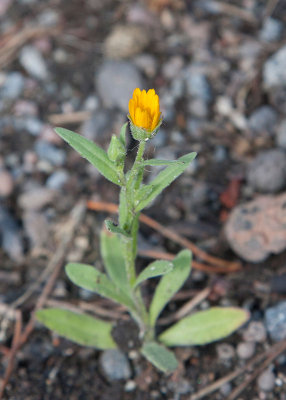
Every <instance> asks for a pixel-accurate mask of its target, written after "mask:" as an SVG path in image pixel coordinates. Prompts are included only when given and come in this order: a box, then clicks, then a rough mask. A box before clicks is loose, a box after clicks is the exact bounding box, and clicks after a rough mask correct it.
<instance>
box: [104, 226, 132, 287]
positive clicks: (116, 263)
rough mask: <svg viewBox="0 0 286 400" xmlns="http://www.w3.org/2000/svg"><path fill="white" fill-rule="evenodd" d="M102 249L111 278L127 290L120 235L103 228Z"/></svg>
mask: <svg viewBox="0 0 286 400" xmlns="http://www.w3.org/2000/svg"><path fill="white" fill-rule="evenodd" d="M100 251H101V256H102V259H103V262H104V266H105V269H106V271H107V273H108V275H109V277H110V279H111V280H112V281H113V282H114V283H115V285H117V286H119V287H120V288H121V289H123V290H125V289H126V288H127V287H128V280H127V276H126V269H125V260H124V254H123V247H122V243H121V241H120V238H119V236H118V235H117V234H113V233H110V232H106V231H104V230H103V231H102V232H101V235H100Z"/></svg>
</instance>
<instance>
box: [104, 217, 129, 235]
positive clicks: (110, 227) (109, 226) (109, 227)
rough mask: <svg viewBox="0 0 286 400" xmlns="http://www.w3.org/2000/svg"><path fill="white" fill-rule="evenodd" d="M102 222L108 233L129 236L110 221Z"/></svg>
mask: <svg viewBox="0 0 286 400" xmlns="http://www.w3.org/2000/svg"><path fill="white" fill-rule="evenodd" d="M104 222H105V226H106V229H107V230H108V231H109V232H110V233H114V234H119V235H123V236H129V235H127V233H126V232H125V231H124V230H123V229H121V228H120V227H119V226H118V225H115V224H114V223H113V222H112V221H110V219H106V220H105V221H104Z"/></svg>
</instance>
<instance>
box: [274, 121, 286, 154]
mask: <svg viewBox="0 0 286 400" xmlns="http://www.w3.org/2000/svg"><path fill="white" fill-rule="evenodd" d="M276 143H277V145H278V146H279V147H281V148H282V149H286V119H283V120H282V121H281V122H280V124H279V125H278V127H277V132H276Z"/></svg>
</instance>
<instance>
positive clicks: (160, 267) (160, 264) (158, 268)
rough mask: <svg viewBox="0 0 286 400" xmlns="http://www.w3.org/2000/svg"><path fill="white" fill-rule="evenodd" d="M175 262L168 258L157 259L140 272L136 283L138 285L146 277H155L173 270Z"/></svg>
mask: <svg viewBox="0 0 286 400" xmlns="http://www.w3.org/2000/svg"><path fill="white" fill-rule="evenodd" d="M173 267H174V265H173V263H172V262H170V261H166V260H157V261H154V262H152V263H151V264H149V265H148V267H146V268H145V269H143V271H142V272H141V273H140V274H139V276H138V278H137V279H136V282H135V285H134V286H138V285H139V284H140V283H142V282H143V281H146V279H150V278H155V277H156V276H160V275H165V274H168V273H169V272H171V271H172V270H173Z"/></svg>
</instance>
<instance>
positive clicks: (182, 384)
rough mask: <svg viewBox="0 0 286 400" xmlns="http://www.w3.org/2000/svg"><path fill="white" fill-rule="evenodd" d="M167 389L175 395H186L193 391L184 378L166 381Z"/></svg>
mask: <svg viewBox="0 0 286 400" xmlns="http://www.w3.org/2000/svg"><path fill="white" fill-rule="evenodd" d="M167 387H168V389H169V390H171V391H172V392H174V393H176V394H187V393H190V392H191V391H192V390H193V387H192V385H191V383H190V381H189V380H187V379H184V378H180V379H178V380H172V379H170V380H168V381H167Z"/></svg>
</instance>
